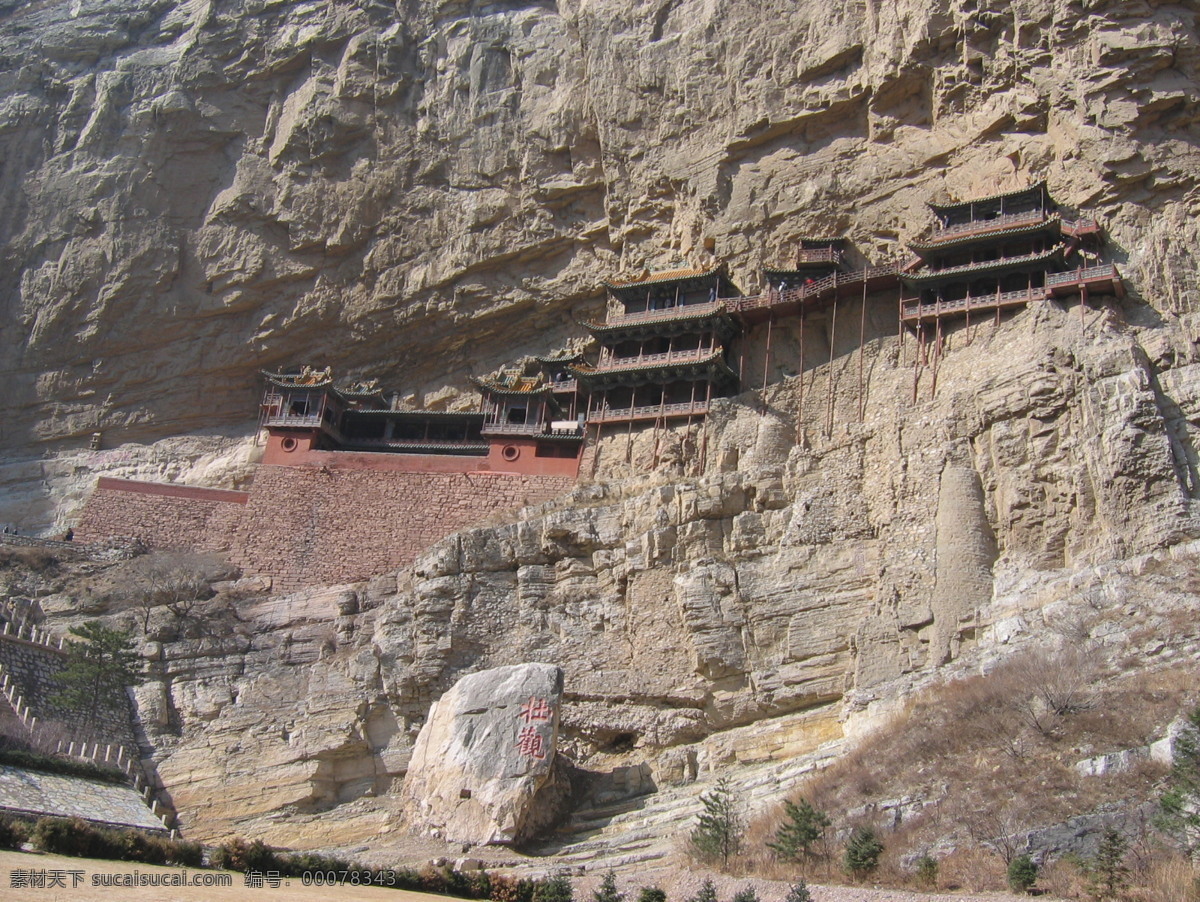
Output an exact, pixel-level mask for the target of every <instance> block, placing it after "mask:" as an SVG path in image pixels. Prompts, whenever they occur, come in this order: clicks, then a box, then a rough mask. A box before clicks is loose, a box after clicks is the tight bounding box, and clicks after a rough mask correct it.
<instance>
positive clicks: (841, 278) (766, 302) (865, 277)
mask: <svg viewBox="0 0 1200 902" xmlns="http://www.w3.org/2000/svg"><path fill="white" fill-rule="evenodd" d="M899 271H900V269H899V267H897V266H896V265H895V264H887V265H884V266H869V267H867V268H866V269H859V270H855V271H854V272H835V273H833V274H832V275H828V276H826V277H825V278H823V279H817V280H815V281H813V282H807V283H805V284H803V285H798V286H797V287H795V288H786V289H784V290H783V291H776V290H775V289H774V288H772V289H770V290H769V291H765V292H763V293H762V294H758V295H753V296H751V297H746V298H731V299H730V300H729V301H728V303H729V305H730V307H731V308H732V309H734V310H736V311H737V312H738V313H745V312H747V311H750V310H762V309H769V308H771V307H778V306H782V305H784V304H795V303H798V302H799V303H803V302H804V301H805V300H807V299H809V298H812V297H817V296H819V295H822V294H824V293H825V292H827V291H830V290H833V289H836V288H838V287H848V286H852V285H862V283H863V282H870V281H871V280H873V279H879V278H882V277H884V276H894V275H896V274H897V273H898V272H899Z"/></svg>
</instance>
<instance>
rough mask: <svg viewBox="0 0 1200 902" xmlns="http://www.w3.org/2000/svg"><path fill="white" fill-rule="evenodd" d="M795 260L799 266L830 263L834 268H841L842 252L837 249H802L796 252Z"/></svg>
mask: <svg viewBox="0 0 1200 902" xmlns="http://www.w3.org/2000/svg"><path fill="white" fill-rule="evenodd" d="M794 259H795V261H796V265H797V266H803V265H805V264H816V263H828V264H830V265H832V266H840V265H841V263H842V252H841V251H840V250H838V249H837V248H836V247H802V248H800V250H798V251H796V256H795V258H794Z"/></svg>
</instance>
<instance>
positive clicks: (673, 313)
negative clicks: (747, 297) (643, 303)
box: [605, 300, 725, 326]
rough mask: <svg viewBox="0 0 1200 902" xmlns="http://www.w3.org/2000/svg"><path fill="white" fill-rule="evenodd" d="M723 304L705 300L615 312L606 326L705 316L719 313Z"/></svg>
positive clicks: (633, 324)
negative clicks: (652, 308)
mask: <svg viewBox="0 0 1200 902" xmlns="http://www.w3.org/2000/svg"><path fill="white" fill-rule="evenodd" d="M724 306H725V302H724V301H719V300H718V301H707V302H705V303H703V304H681V305H679V306H677V307H664V308H663V309H661V310H643V311H641V312H639V313H617V314H613V315H612V316H610V317H609V318H608V322H607V323H605V325H608V326H636V325H639V324H641V323H659V322H664V321H667V320H672V319H677V318H678V317H680V316H687V317H693V316H707V315H708V314H711V313H720V312H721V310H722V308H723V307H724Z"/></svg>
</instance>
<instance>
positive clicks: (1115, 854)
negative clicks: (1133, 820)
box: [1088, 827, 1129, 902]
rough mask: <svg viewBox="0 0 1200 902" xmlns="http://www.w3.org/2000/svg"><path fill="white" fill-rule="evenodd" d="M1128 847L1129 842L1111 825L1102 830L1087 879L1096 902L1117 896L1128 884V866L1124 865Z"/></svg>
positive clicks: (1090, 892) (1089, 890)
mask: <svg viewBox="0 0 1200 902" xmlns="http://www.w3.org/2000/svg"><path fill="white" fill-rule="evenodd" d="M1128 848H1129V842H1128V841H1127V840H1126V839H1125V837H1124V836H1122V835H1121V834H1120V833H1118V832H1117V831H1116V830H1114V829H1113V828H1112V827H1109V828H1108V829H1107V830H1105V831H1104V836H1103V837H1102V838H1101V840H1100V847H1099V848H1098V849H1097V850H1096V857H1095V858H1094V859H1093V860H1092V866H1091V868H1090V870H1091V879H1090V880H1089V881H1088V892H1089V895H1091V897H1092V898H1093V899H1096V900H1097V902H1103V900H1105V899H1116V898H1119V897H1120V895H1121V893H1123V892H1124V891H1125V889H1126V888H1127V887H1128V886H1129V868H1128V867H1126V865H1125V852H1126V850H1127V849H1128Z"/></svg>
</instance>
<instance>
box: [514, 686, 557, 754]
mask: <svg viewBox="0 0 1200 902" xmlns="http://www.w3.org/2000/svg"><path fill="white" fill-rule="evenodd" d="M519 716H520V718H521V720H522V721H523V722H524V726H522V727H521V731H520V732H519V733H518V734H517V751H518V752H519V753H520V754H521V755H523V756H524V757H526V758H534V759H536V760H538V761H544V760H545V758H546V755H547V754H548V753H549V749H547V747H546V736H545V735H544V734H543V733H542V731H541V725H542V724H544V723H548V722H549V721H550V720H551V718H552V717H553V716H554V712H553V711H552V710H551V709H550V703H549V702H547V701H546V699H544V698H538V697H537V696H533V695H531V696H529V701H527V702H524V703H523V704H522V705H521V713H520V715H519Z"/></svg>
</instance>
